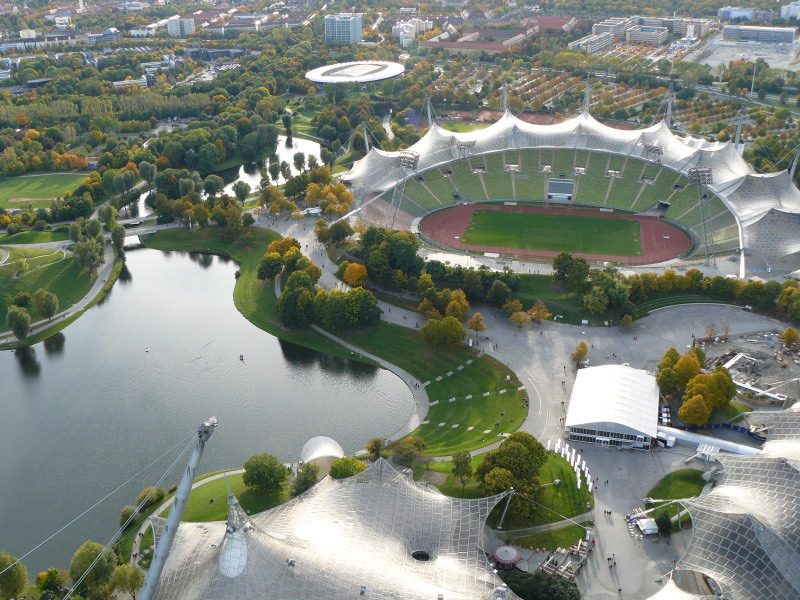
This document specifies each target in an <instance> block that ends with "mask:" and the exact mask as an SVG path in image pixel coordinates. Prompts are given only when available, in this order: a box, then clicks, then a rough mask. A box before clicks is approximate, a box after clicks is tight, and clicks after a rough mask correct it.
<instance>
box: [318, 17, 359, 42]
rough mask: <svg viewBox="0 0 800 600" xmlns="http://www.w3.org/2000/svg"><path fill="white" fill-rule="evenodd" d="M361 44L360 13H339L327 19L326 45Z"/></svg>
mask: <svg viewBox="0 0 800 600" xmlns="http://www.w3.org/2000/svg"><path fill="white" fill-rule="evenodd" d="M331 42H333V43H338V44H359V43H361V15H360V14H358V13H339V14H338V15H328V16H326V17H325V43H326V44H330V43H331Z"/></svg>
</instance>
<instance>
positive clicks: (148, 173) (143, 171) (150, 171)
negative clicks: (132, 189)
mask: <svg viewBox="0 0 800 600" xmlns="http://www.w3.org/2000/svg"><path fill="white" fill-rule="evenodd" d="M139 175H140V176H141V178H142V179H144V180H145V181H146V182H147V188H148V190H149V189H150V186H151V184H152V183H153V178H154V177H155V176H156V166H155V165H154V164H153V163H150V162H147V161H146V160H143V161H142V162H140V163H139Z"/></svg>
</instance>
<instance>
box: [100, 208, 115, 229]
mask: <svg viewBox="0 0 800 600" xmlns="http://www.w3.org/2000/svg"><path fill="white" fill-rule="evenodd" d="M97 215H98V216H99V217H100V220H101V221H102V222H103V223H105V224H106V226H108V227H110V228H113V227H114V225H115V224H116V222H117V209H116V208H114V207H113V206H111V205H110V204H104V205H103V206H101V207H100V208H99V209H97Z"/></svg>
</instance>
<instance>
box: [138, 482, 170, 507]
mask: <svg viewBox="0 0 800 600" xmlns="http://www.w3.org/2000/svg"><path fill="white" fill-rule="evenodd" d="M166 495H167V492H165V491H164V488H156V489H155V490H154V489H153V488H152V487H146V488H142V491H141V492H139V495H138V496H137V497H136V505H137V506H141V507H142V510H147V509H148V508H150V507H151V506H155V505H156V504H158V503H159V502H161V501H162V500H163V499H164V496H166Z"/></svg>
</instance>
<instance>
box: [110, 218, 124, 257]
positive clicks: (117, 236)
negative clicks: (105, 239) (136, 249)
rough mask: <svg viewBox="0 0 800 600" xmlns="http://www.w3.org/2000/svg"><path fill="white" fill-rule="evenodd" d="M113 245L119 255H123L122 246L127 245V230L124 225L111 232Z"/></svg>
mask: <svg viewBox="0 0 800 600" xmlns="http://www.w3.org/2000/svg"><path fill="white" fill-rule="evenodd" d="M111 243H112V244H113V245H114V250H116V251H117V254H122V244H124V243H125V228H124V227H123V226H122V225H117V226H116V227H114V229H112V230H111Z"/></svg>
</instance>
